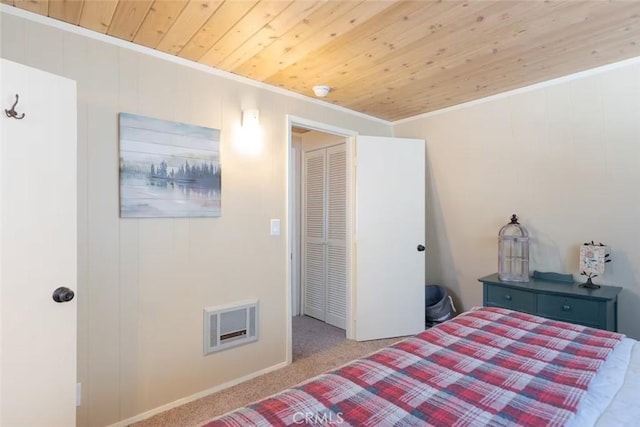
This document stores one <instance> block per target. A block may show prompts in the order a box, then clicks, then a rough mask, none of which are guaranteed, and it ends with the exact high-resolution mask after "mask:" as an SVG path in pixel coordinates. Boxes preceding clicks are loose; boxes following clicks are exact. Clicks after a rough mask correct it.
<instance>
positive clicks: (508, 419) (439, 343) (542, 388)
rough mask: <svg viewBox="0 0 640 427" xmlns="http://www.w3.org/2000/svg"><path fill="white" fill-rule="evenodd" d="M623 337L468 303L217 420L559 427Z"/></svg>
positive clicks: (238, 425)
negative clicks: (388, 343) (414, 331)
mask: <svg viewBox="0 0 640 427" xmlns="http://www.w3.org/2000/svg"><path fill="white" fill-rule="evenodd" d="M623 337H624V336H623V335H621V334H616V333H612V332H607V331H601V330H597V329H591V328H586V327H583V326H578V325H573V324H568V323H564V322H556V321H552V320H548V319H544V318H542V317H537V316H532V315H528V314H524V313H519V312H514V311H510V310H505V309H500V308H487V307H482V308H476V309H473V310H471V311H469V312H466V313H463V314H462V315H460V316H458V317H456V318H455V319H453V320H450V321H448V322H445V323H442V324H440V325H438V326H436V327H434V328H431V329H429V330H427V331H425V332H423V333H420V334H418V335H416V336H415V337H412V338H408V339H406V340H404V341H401V342H399V343H397V344H395V345H393V346H391V347H387V348H385V349H382V350H380V351H378V352H376V353H374V354H372V355H370V356H368V357H364V358H362V359H358V360H355V361H353V362H351V363H349V364H348V365H345V366H343V367H341V368H339V369H337V370H335V371H332V372H329V373H326V374H322V375H320V376H318V377H315V378H313V379H311V380H309V381H307V382H305V383H303V384H300V385H299V386H297V387H295V388H293V389H290V390H286V391H284V392H282V393H280V394H277V395H275V396H272V397H269V398H267V399H265V400H262V401H260V402H257V403H254V404H252V405H250V406H248V407H245V408H241V409H239V410H237V411H234V412H231V413H229V414H226V415H224V416H222V417H221V418H218V419H214V420H213V421H210V422H209V423H207V424H206V427H217V426H234V427H245V426H283V425H305V426H307V425H313V426H328V425H334V426H348V425H352V426H417V425H432V426H486V425H492V426H515V425H522V426H561V425H564V424H565V423H566V422H567V421H568V420H569V419H570V418H571V417H572V415H573V414H574V413H575V412H576V410H577V407H578V402H579V401H580V398H581V397H582V396H583V395H584V393H585V391H586V389H587V387H588V385H589V382H590V381H591V379H592V378H593V376H594V375H595V372H596V371H597V370H598V368H599V367H600V366H601V365H602V363H603V361H604V360H605V358H606V357H607V356H608V355H609V353H610V352H611V350H612V349H613V347H614V346H615V345H616V344H617V343H618V342H620V340H621V339H622V338H623Z"/></svg>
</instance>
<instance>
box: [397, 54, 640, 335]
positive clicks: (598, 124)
mask: <svg viewBox="0 0 640 427" xmlns="http://www.w3.org/2000/svg"><path fill="white" fill-rule="evenodd" d="M394 132H395V135H396V136H403V137H418V138H425V139H426V140H427V168H428V179H427V194H426V197H427V277H428V280H429V281H430V282H432V283H438V284H441V285H444V286H446V287H448V288H449V289H450V290H451V291H452V292H453V294H454V295H455V296H456V297H457V298H458V299H459V300H461V302H462V304H463V306H464V308H470V307H472V306H475V305H481V304H482V286H481V285H480V283H478V282H477V278H478V277H481V276H484V275H486V274H489V273H492V272H495V271H496V269H497V261H498V253H497V234H498V230H499V229H500V227H501V226H502V225H504V224H506V223H507V222H508V219H509V216H510V215H511V214H512V213H517V214H518V215H519V216H520V218H521V223H522V224H523V225H524V226H525V227H527V228H528V229H529V231H530V234H531V236H532V241H531V264H530V267H531V268H532V269H536V270H540V271H556V272H562V273H572V274H574V277H575V278H576V279H578V280H581V279H583V277H582V276H580V275H579V271H578V246H579V245H580V244H582V243H583V242H585V241H590V240H594V241H596V242H603V243H605V244H607V245H609V246H610V247H611V251H612V252H611V258H612V259H613V262H612V263H610V264H607V271H606V272H605V274H604V275H603V276H602V277H598V278H597V279H596V280H595V282H597V283H603V284H611V285H616V286H622V287H623V288H624V290H623V291H622V293H621V294H620V302H619V329H620V331H621V332H623V333H626V334H628V335H630V336H632V337H634V338H640V311H638V310H637V307H638V305H640V244H638V242H639V239H640V232H639V231H638V223H639V218H640V192H639V191H638V189H637V188H638V184H639V183H640V167H638V165H639V164H640V144H639V143H638V138H639V136H640V65H626V66H623V67H620V68H617V69H612V70H609V71H606V72H600V73H593V74H591V75H589V76H586V77H584V76H582V77H580V78H575V79H569V78H568V79H565V80H563V81H560V82H557V83H555V84H550V85H547V86H545V87H539V88H536V89H533V90H530V91H526V92H522V93H517V94H513V95H511V96H507V97H502V98H500V99H494V100H488V101H487V102H483V103H477V104H475V105H470V106H461V107H459V108H457V109H452V110H449V111H447V112H443V113H440V114H433V115H431V116H427V117H423V118H420V119H416V120H414V121H411V122H406V123H403V124H398V125H396V126H395V127H394Z"/></svg>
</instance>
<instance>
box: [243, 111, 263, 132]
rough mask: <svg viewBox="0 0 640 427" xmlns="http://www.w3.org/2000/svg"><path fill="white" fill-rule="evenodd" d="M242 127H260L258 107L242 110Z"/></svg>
mask: <svg viewBox="0 0 640 427" xmlns="http://www.w3.org/2000/svg"><path fill="white" fill-rule="evenodd" d="M242 127H243V128H244V129H256V128H259V127H260V111H258V110H256V109H251V110H242Z"/></svg>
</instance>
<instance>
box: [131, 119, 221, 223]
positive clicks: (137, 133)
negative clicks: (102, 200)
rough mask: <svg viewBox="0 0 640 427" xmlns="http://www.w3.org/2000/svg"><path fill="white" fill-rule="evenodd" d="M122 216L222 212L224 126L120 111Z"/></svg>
mask: <svg viewBox="0 0 640 427" xmlns="http://www.w3.org/2000/svg"><path fill="white" fill-rule="evenodd" d="M119 121H120V216H121V217H122V218H145V217H146V218H162V217H164V218H175V217H215V216H220V213H221V210H220V209H221V189H222V187H221V184H222V183H221V169H220V130H218V129H212V128H207V127H202V126H195V125H189V124H184V123H177V122H171V121H167V120H159V119H152V118H149V117H144V116H138V115H134V114H128V113H120V116H119Z"/></svg>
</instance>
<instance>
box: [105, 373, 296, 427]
mask: <svg viewBox="0 0 640 427" xmlns="http://www.w3.org/2000/svg"><path fill="white" fill-rule="evenodd" d="M288 364H289V363H287V362H281V363H278V364H277V365H273V366H269V367H268V368H264V369H262V370H260V371H257V372H253V373H251V374H249V375H245V376H244V377H241V378H237V379H235V380H232V381H228V382H226V383H224V384H220V385H217V386H215V387H211V388H209V389H207V390H203V391H200V392H198V393H196V394H192V395H191V396H187V397H183V398H182V399H178V400H175V401H173V402H171V403H167V404H166V405H162V406H158V407H157V408H154V409H151V410H149V411H146V412H143V413H141V414H138V415H136V416H133V417H131V418H127V419H126V420H122V421H118V422H117V423H115V424H111V425H109V426H107V427H127V426H128V425H130V424H133V423H137V422H138V421H142V420H146V419H147V418H151V417H152V416H154V415H158V414H159V413H161V412H165V411H168V410H169V409H173V408H176V407H178V406H181V405H184V404H186V403H189V402H193V401H194V400H198V399H200V398H203V397H205V396H208V395H210V394H213V393H217V392H219V391H221V390H224V389H226V388H229V387H233V386H234V385H237V384H240V383H243V382H245V381H248V380H250V379H253V378H255V377H259V376H260V375H264V374H268V373H269V372H273V371H276V370H278V369H280V368H284V367H285V366H287V365H288Z"/></svg>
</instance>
